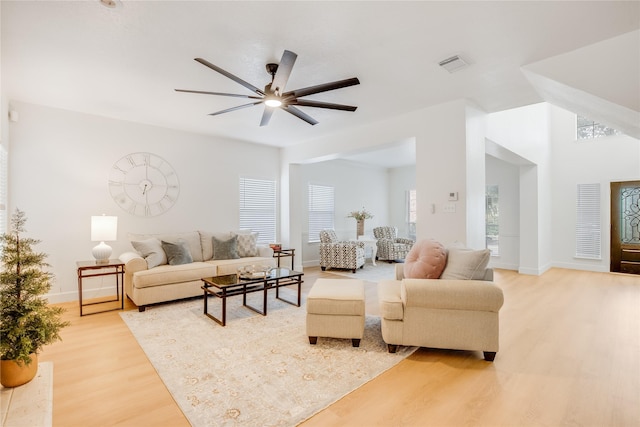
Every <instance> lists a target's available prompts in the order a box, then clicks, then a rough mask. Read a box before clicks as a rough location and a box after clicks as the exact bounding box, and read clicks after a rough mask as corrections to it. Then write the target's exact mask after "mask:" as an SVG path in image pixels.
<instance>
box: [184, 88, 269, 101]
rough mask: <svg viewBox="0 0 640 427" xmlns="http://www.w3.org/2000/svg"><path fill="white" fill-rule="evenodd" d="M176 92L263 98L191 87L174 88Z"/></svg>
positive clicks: (254, 97)
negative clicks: (190, 88)
mask: <svg viewBox="0 0 640 427" xmlns="http://www.w3.org/2000/svg"><path fill="white" fill-rule="evenodd" d="M174 90H175V91H176V92H186V93H200V94H203V95H220V96H235V97H237V98H250V99H262V97H260V96H253V95H239V94H236V93H221V92H207V91H204V90H189V89H174Z"/></svg>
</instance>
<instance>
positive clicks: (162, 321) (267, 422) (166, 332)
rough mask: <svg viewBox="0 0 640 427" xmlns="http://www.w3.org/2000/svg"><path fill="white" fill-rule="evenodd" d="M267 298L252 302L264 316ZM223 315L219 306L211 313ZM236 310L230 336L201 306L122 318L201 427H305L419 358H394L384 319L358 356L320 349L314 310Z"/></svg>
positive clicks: (325, 342)
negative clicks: (311, 336)
mask: <svg viewBox="0 0 640 427" xmlns="http://www.w3.org/2000/svg"><path fill="white" fill-rule="evenodd" d="M286 291H289V289H283V290H281V292H286ZM284 296H285V297H287V298H289V299H293V298H294V294H293V292H292V293H291V294H285V295H284ZM260 298H261V294H260V293H255V294H251V295H250V298H249V300H250V301H249V303H250V304H251V305H253V306H255V307H259V306H260V301H261V300H260ZM219 307H220V301H219V300H217V299H210V306H209V310H210V312H214V313H219V312H218V311H217V310H219ZM227 308H228V312H227V326H226V327H222V326H220V325H218V324H217V323H215V322H213V321H212V320H211V319H209V318H208V317H206V316H204V315H203V313H202V310H203V303H202V300H200V299H198V300H190V301H186V302H178V303H171V304H166V305H159V306H154V307H150V308H147V310H146V311H145V312H142V313H140V312H137V311H126V312H123V313H121V314H120V315H121V316H122V318H123V319H124V321H125V323H126V324H127V326H128V327H129V329H131V331H132V333H133V335H134V336H135V338H136V339H137V340H138V342H139V343H140V345H141V346H142V348H143V350H144V351H145V353H146V354H147V356H148V358H149V360H150V361H151V363H152V364H153V366H154V367H155V369H156V371H157V372H158V374H159V376H160V378H161V379H162V381H163V382H164V383H165V385H166V386H167V388H168V389H169V391H170V392H171V394H172V396H173V398H174V399H175V401H176V402H177V403H178V405H179V406H180V408H181V409H182V411H183V413H184V414H185V416H186V417H187V419H188V420H189V422H190V423H191V425H193V426H195V427H201V426H203V427H204V426H232V425H234V426H237V425H247V426H294V425H297V424H299V423H301V422H302V421H304V420H305V419H307V418H309V417H311V416H312V415H314V414H315V413H317V412H318V411H320V410H322V409H324V408H325V407H327V406H329V405H330V404H331V403H333V402H335V401H337V400H338V399H340V398H341V397H343V396H345V395H346V394H348V393H349V392H351V391H353V390H355V389H356V388H358V387H360V386H361V385H363V384H365V383H366V382H368V381H370V380H371V379H373V378H374V377H376V376H377V375H379V374H381V373H382V372H384V371H386V370H388V369H389V368H391V367H393V366H394V365H396V364H397V363H399V362H400V361H401V360H403V359H404V358H406V357H407V356H409V355H410V354H411V353H413V352H414V351H415V350H416V348H408V347H401V348H399V350H398V352H397V353H395V354H390V353H388V352H387V348H386V345H385V343H384V342H383V340H382V336H381V334H380V319H379V318H378V317H375V316H367V317H366V326H365V335H364V338H363V339H362V341H361V344H360V347H358V348H354V347H352V346H351V340H343V339H330V338H319V339H318V343H317V344H316V345H310V344H309V341H308V338H307V336H306V335H305V317H306V311H305V306H304V304H303V306H302V307H295V306H291V305H289V304H285V303H283V302H281V301H279V300H276V299H275V298H273V295H272V294H271V293H270V295H269V300H268V315H267V316H262V315H259V314H257V313H255V312H253V311H250V310H248V309H247V308H245V307H242V305H241V298H240V297H239V296H238V297H235V298H233V297H232V298H229V299H228V304H227Z"/></svg>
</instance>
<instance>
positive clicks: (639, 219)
mask: <svg viewBox="0 0 640 427" xmlns="http://www.w3.org/2000/svg"><path fill="white" fill-rule="evenodd" d="M620 193H621V194H620V241H621V242H622V243H625V244H640V187H626V188H622V189H621V192H620Z"/></svg>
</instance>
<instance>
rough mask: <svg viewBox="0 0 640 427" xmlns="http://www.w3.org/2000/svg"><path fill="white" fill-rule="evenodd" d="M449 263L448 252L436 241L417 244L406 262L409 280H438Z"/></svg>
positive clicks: (405, 270) (405, 274)
mask: <svg viewBox="0 0 640 427" xmlns="http://www.w3.org/2000/svg"><path fill="white" fill-rule="evenodd" d="M446 263H447V250H446V249H445V247H444V246H443V245H442V243H440V242H437V241H435V240H420V241H419V242H416V243H415V244H414V245H413V247H412V248H411V250H410V251H409V253H408V254H407V256H406V257H405V260H404V267H403V271H404V277H406V278H407V279H438V278H439V277H440V275H441V274H442V271H443V270H444V266H445V265H446Z"/></svg>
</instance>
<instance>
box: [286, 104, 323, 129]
mask: <svg viewBox="0 0 640 427" xmlns="http://www.w3.org/2000/svg"><path fill="white" fill-rule="evenodd" d="M282 109H283V110H284V111H286V112H287V113H291V114H293V115H294V116H296V117H297V118H299V119H302V120H304V121H305V122H307V123H309V124H310V125H317V124H318V121H317V120H316V119H314V118H313V117H311V116H309V115H307V114H305V113H303V112H302V111H300V110H299V109H297V108H296V107H294V106H292V105H287V106H286V107H282Z"/></svg>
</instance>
